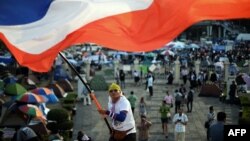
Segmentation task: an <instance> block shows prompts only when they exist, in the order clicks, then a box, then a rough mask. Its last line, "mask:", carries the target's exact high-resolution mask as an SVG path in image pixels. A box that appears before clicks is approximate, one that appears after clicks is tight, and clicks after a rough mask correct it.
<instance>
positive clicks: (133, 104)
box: [128, 91, 137, 114]
mask: <svg viewBox="0 0 250 141" xmlns="http://www.w3.org/2000/svg"><path fill="white" fill-rule="evenodd" d="M128 101H129V103H130V105H131V109H132V112H133V114H134V112H135V103H136V101H137V97H136V96H135V95H134V91H131V92H130V96H129V97H128Z"/></svg>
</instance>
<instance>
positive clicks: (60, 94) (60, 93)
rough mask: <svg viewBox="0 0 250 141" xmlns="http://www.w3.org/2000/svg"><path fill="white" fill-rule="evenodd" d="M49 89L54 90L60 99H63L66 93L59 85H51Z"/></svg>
mask: <svg viewBox="0 0 250 141" xmlns="http://www.w3.org/2000/svg"><path fill="white" fill-rule="evenodd" d="M47 88H49V89H52V90H53V91H54V93H55V95H56V96H57V97H58V98H63V97H64V95H65V91H64V90H63V88H62V87H60V86H59V85H58V84H49V85H48V86H47Z"/></svg>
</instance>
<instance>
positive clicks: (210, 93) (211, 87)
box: [199, 84, 221, 97]
mask: <svg viewBox="0 0 250 141" xmlns="http://www.w3.org/2000/svg"><path fill="white" fill-rule="evenodd" d="M220 95H221V90H220V88H219V87H218V86H217V85H215V84H204V85H202V87H201V91H200V94H199V96H204V97H219V96H220Z"/></svg>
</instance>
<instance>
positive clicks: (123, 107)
mask: <svg viewBox="0 0 250 141" xmlns="http://www.w3.org/2000/svg"><path fill="white" fill-rule="evenodd" d="M113 106H114V108H113ZM112 109H114V111H113V110H112ZM108 110H109V111H111V112H114V113H116V114H119V113H120V111H127V116H126V119H125V120H124V121H123V122H120V121H116V120H113V121H112V126H113V128H114V129H115V130H119V131H126V130H128V129H131V128H133V129H132V130H131V131H129V132H128V133H127V134H129V133H135V132H136V129H135V120H134V116H133V113H132V110H131V106H130V103H129V101H128V100H127V98H126V97H125V96H121V97H120V99H119V100H118V101H117V102H116V103H115V104H114V103H112V101H111V98H109V103H108Z"/></svg>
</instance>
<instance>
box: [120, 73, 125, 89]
mask: <svg viewBox="0 0 250 141" xmlns="http://www.w3.org/2000/svg"><path fill="white" fill-rule="evenodd" d="M119 77H120V85H121V87H122V88H125V77H126V76H125V73H124V71H123V70H120V72H119Z"/></svg>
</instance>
